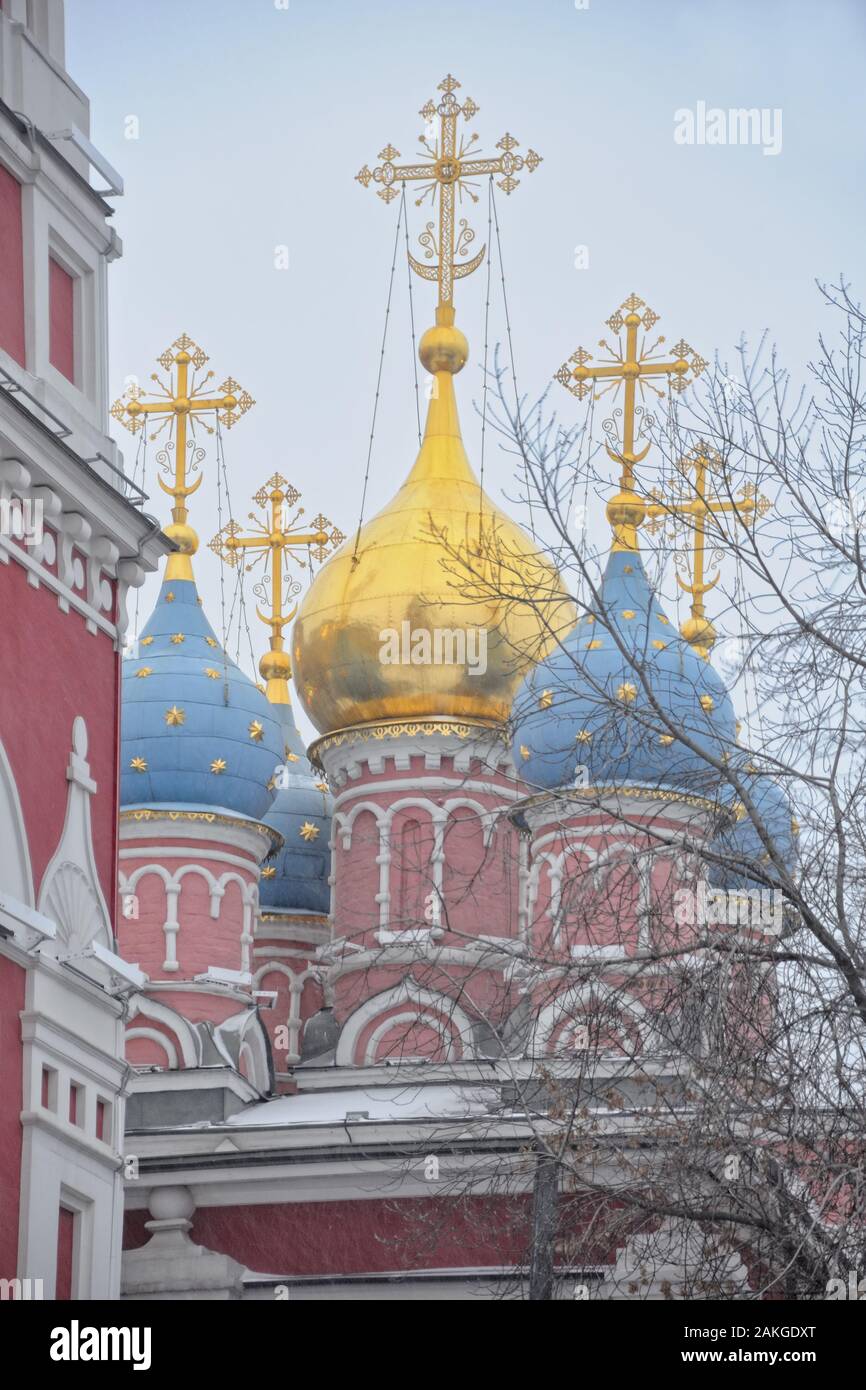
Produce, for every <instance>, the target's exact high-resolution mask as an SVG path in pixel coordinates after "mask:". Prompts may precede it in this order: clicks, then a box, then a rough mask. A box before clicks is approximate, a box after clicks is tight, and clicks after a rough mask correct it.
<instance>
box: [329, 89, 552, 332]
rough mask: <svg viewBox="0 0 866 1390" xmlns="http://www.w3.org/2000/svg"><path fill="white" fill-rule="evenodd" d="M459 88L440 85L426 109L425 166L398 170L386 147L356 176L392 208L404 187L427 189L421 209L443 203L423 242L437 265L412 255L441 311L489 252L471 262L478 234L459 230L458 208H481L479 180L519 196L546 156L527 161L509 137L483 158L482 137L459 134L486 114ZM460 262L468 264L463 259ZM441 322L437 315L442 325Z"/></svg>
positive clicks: (395, 154) (394, 154)
mask: <svg viewBox="0 0 866 1390" xmlns="http://www.w3.org/2000/svg"><path fill="white" fill-rule="evenodd" d="M459 87H460V83H459V82H458V81H457V79H456V78H455V77H452V76H451V74H450V73H449V74H448V76H447V77H445V78H443V80H442V81H441V82H440V83H439V88H438V90H439V91H440V92H441V93H442V96H441V97H440V98H439V100H438V101H437V100H430V101H428V102H426V103H425V105H424V106H422V107H421V110H420V112H419V113H418V114H419V115H420V116H421V117H422V118H423V120H424V121H425V123H426V125H425V130H424V132H423V133H422V134H421V135H420V136H419V137H418V138H419V143H420V144H421V147H422V148H421V157H420V159H419V160H417V161H414V162H412V163H410V164H396V163H395V162H394V161H395V160H397V159H399V158H400V151H399V150H397V149H395V148H394V146H393V145H386V146H385V148H384V149H383V150H380V151H379V159H380V161H381V163H379V164H377V165H376V166H375V168H373V169H370V168H368V167H367V165H366V164H365V165H364V167H363V169H361V170H360V172H359V173H357V174H356V175H355V177H356V179H357V181H358V183H360V184H363V186H364V187H365V188H369V186H370V184H371V183H372V184H374V185H376V192H377V193H378V195H379V197H380V198H381V199H382V200H383V201H384V202H386V203H390V202H391V200H392V198H396V197H397V193H398V189H399V187H400V185H401V184H405V183H418V184H420V185H421V188H420V196H419V197H418V198H416V200H415V204H416V206H417V207H420V206H421V204H422V203H423V202H425V200H426V199H427V198H429V199H430V202H431V205H433V206H435V204H436V201H437V199H438V203H439V223H438V227H437V226H436V225H435V224H434V223H433V222H428V223H427V227H426V229H425V231H423V232H422V233H421V236H420V237H419V241H420V243H421V246H422V247H423V248H424V257H425V259H426V260H427V261H428V262H432V264H428V265H424V264H423V262H422V261H419V260H416V258H415V257H414V256H411V255H410V256H409V264H410V265H411V267H412V269H413V270H414V271H415V273H416V275H420V276H422V277H423V279H425V280H438V282H439V304H438V309H439V310H442V309H448V308H451V307H452V305H453V299H454V281H455V280H459V279H461V278H462V277H463V276H465V275H471V274H472V271H473V270H477V269H478V267H479V266H480V265H481V262H482V261H483V260H484V255H485V252H486V250H487V247H486V246H482V248H481V250H480V251H478V252H476V254H475V255H474V256H471V257H469V256H468V252H469V250H470V248H471V246H472V243H473V241H474V240H475V233H474V231H473V230H472V229H471V227H469V225H468V223H467V220H466V218H465V217H461V218H460V221H459V230H458V228H457V226H456V225H455V212H456V207H455V204H456V203H457V202H459V203H460V204H462V202H463V199H464V197H466V198H469V199H471V201H472V202H473V203H477V202H478V194H477V192H476V191H475V190H476V188H477V187H478V180H479V179H480V178H483V177H484V176H485V175H486V176H488V177H493V176H496V175H498V176H499V177H498V178H497V184H498V186H499V187H500V188H501V189H502V191H503V193H513V191H514V189H515V188H517V186H518V184H519V183H520V179H518V178H516V177H515V175H516V174H519V173H522V171H523V170H524V169H526V170H527V172H528V173H530V174H531V173H533V172H534V171H535V170H536V169H537V168H538V166H539V164H540V163H541V155H539V154H536V153H535V151H534V150H527V152H526V154H525V155H521V154H517V153H516V151H517V150H518V149H519V145H518V142H517V141H516V140H515V139H514V137H513V135H508V134H505V135H503V137H502V139H501V140H499V141H498V142H497V145H496V148H497V150H499V151H500V153H499V155H496V156H493V157H492V158H482V157H481V156H480V152H479V151H477V150H476V149H475V148H474V146H475V143H476V141H477V140H478V136H477V134H473V135H470V136H469V137H468V138H467V137H466V136H465V135H462V134H460V133H459V130H458V126H459V122H460V119H461V117H462V119H463V120H464V122H467V123H468V122H469V121H471V120H472V118H473V117H474V116H476V115H477V114H478V111H479V109H480V108H479V107H478V106H476V104H475V102H474V101H473V100H472V98H471V97H466V98H465V100H464V101H462V102H461V101H460V100H459V99H458V97H456V96H455V95H454V94H455V92H456V91H458V90H459ZM437 123H438V124H437ZM460 257H467V258H466V259H459V258H460ZM439 321H440V319H439V314H438V312H437V322H439Z"/></svg>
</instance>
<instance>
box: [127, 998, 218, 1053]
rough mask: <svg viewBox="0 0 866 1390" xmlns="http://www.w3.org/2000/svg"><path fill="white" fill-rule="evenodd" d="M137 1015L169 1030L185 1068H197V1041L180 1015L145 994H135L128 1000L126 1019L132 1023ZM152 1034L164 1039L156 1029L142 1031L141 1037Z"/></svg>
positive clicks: (198, 1048)
mask: <svg viewBox="0 0 866 1390" xmlns="http://www.w3.org/2000/svg"><path fill="white" fill-rule="evenodd" d="M139 1015H140V1016H141V1017H142V1018H149V1019H151V1020H152V1022H154V1023H162V1024H164V1025H165V1027H166V1028H170V1029H171V1031H172V1033H173V1034H174V1035H175V1037H176V1039H177V1042H178V1045H179V1047H180V1052H181V1057H182V1059H183V1065H184V1066H185V1067H197V1066H198V1065H199V1063H200V1062H201V1050H200V1045H199V1041H198V1038H197V1037H196V1034H195V1032H194V1031H193V1029H192V1027H191V1025H190V1024H189V1023H188V1022H187V1020H186V1019H185V1018H184V1017H183V1015H182V1014H179V1013H177V1012H176V1010H174V1009H170V1008H168V1007H167V1006H166V1005H165V1004H160V1003H158V1002H157V1000H155V999H151V998H150V997H149V996H148V995H146V994H135V995H133V997H132V999H131V1000H130V1005H129V1014H128V1019H129V1021H132V1019H134V1018H138V1017H139ZM152 1032H153V1033H156V1034H157V1035H158V1036H159V1037H160V1038H162V1037H164V1034H162V1033H160V1032H159V1030H158V1029H146V1030H143V1033H142V1035H143V1036H145V1035H147V1034H150V1033H152ZM128 1036H129V1033H127V1037H128ZM166 1041H168V1042H170V1041H171V1040H170V1039H167V1040H166ZM172 1050H174V1049H172ZM174 1065H175V1066H177V1061H175V1063H174Z"/></svg>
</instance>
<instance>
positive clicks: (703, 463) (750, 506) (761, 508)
mask: <svg viewBox="0 0 866 1390" xmlns="http://www.w3.org/2000/svg"><path fill="white" fill-rule="evenodd" d="M677 471H678V472H679V473H680V474H681V475H682V477H683V478H684V479H686V480H687V482H688V485H689V490H688V492H687V494H686V496H685V497H677V498H672V499H662V498H661V496H660V495H659V492H658V489H655V488H654V489H653V491H652V493H651V494H650V499H649V505H648V506H647V516H648V517H649V521H648V522H647V530H648V531H650V532H655V531H660V530H663V529H664V527H665V524H666V522H667V521H668V520H670V521H671V522H672V523H673V525H674V526H676V525H677V524H680V525H684V526H686V527H687V528H688V529H689V530H690V531H691V533H692V540H691V543H690V547H689V550H690V554H691V558H690V559H689V560H688V561H687V562H686V563H687V565H688V572H689V582H688V583H686V581H685V580H683V579H682V578H681V577H680V575H679V574H678V575H677V576H676V579H677V583H678V584H679V586H680V588H681V589H683V590H684V591H685V593H687V594H691V596H692V604H691V617H690V618H689V619H687V621H686V622H684V623H683V624H682V626H681V628H680V632H681V633H682V636H683V637H684V638H685V639H686V641H687V642H689V643H690V644H691V645H692V646H693V647H694V649H695V651H696V652H697V653H698V655H699V656H703V657H708V656H709V654H710V651H711V649H712V647H713V643H714V642H715V640H716V637H717V636H718V634H717V632H716V629H715V628H714V627H713V625H712V623H711V622H710V621H709V619H708V618H707V616H706V609H705V606H704V595H705V594H708V593H709V591H710V590H711V589H714V588H715V587H716V585H717V584H718V582H719V579H720V577H721V571H720V570H719V569H718V568H717V569H716V573H715V574H714V575H713V577H712V578H707V573H706V569H707V529H708V523H709V524H710V525H712V522H713V519H714V518H715V517H718V516H723V515H724V514H725V513H728V514H730V515H732V516H734V517H736V519H737V520H738V521H739V522H740V523H741V524H742V525H744V526H750V525H752V524H753V523H754V521H755V519H756V518H757V517H761V516H764V515H765V514H766V513H767V512H768V511H769V509H770V506H771V505H772V504H771V502H770V501H769V498H767V497H764V496H763V495H762V494H761V493H759V492H758V490H757V488H756V487H755V486H754V485H753V484H752V483H746V484H744V485H743V486H741V487H740V488H739V494H740V495H739V497H733V496H731V497H729V500H727V501H724V502H723V501H721V500H720V499H719V498H718V497H717V496H714V495H712V493H711V490H710V480H709V477H708V475H709V474H712V473H715V474H717V475H718V476H719V477H720V478H724V477H725V474H724V467H723V460H722V456H721V454H720V453H719V452H718V450H717V449H714V448H712V447H711V445H709V444H707V442H706V441H705V440H703V439H702V440H699V442H698V443H697V444H696V445H695V447H694V448H693V449H691V450H690V451H689V452H688V453H687V454H686V455H685V457H684V458H681V459H680V460H679V462H678V463H677ZM692 471H694V475H695V476H694V481H693V482H692V481H691V480H690V479H689V474H690V473H691V472H692ZM728 490H729V492H732V491H733V485H731V486H730V487H729V489H728ZM719 540H721V535H719V536H718V537H717V538H715V539H711V540H710V542H709V544H710V546H711V547H712V548H713V551H714V553H713V556H712V558H711V561H710V563H711V564H717V563H718V560H719V559H720V558H721V552H720V547H719V544H718V541H719Z"/></svg>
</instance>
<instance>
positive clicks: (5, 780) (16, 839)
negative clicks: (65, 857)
mask: <svg viewBox="0 0 866 1390" xmlns="http://www.w3.org/2000/svg"><path fill="white" fill-rule="evenodd" d="M0 892H4V893H8V894H9V895H10V897H13V898H17V899H18V901H19V902H21V903H24V904H25V906H26V907H33V905H34V892H33V866H32V864H31V862H30V844H29V841H28V839H27V831H26V829H25V825H24V814H23V812H22V810H21V799H20V797H19V795H18V785H17V783H16V781H15V774H14V773H13V771H12V764H11V763H10V761H9V755H8V754H7V752H6V749H5V747H4V746H3V741H2V739H0Z"/></svg>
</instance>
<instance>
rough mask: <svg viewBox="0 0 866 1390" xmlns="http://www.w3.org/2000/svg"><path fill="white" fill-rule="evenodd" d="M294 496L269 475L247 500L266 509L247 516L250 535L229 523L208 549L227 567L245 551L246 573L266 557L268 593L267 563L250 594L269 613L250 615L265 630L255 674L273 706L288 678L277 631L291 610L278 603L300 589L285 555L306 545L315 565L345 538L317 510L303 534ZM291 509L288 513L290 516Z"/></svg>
mask: <svg viewBox="0 0 866 1390" xmlns="http://www.w3.org/2000/svg"><path fill="white" fill-rule="evenodd" d="M300 496H301V494H300V493H299V492H298V490H297V488H294V487H292V485H291V483H289V482H287V481H286V479H285V478H284V477H282V475H281V474H280V473H275V474H274V476H273V477H272V478H270V479H269V480H268V481H267V482H266V483H265V484H264V486H263V487H260V488H259V490H258V492H257V493H256V495H255V497H254V498H253V501H254V502H255V503H256V505H257V506H259V507H268V506H269V514H268V515H267V516H266V517H265V518H264V520H263V519H262V518H261V517H258V516H256V514H255V512H250V513H249V514H248V516H249V520H250V521H251V522H252V523H253V532H252V534H251V535H246V536H245V535H244V534H243V533H242V531H241V528H240V526H239V525H238V523H237V522H236V521H231V520H230V521H228V522H226V524H225V526H223V528H222V530H221V531H218V532H217V534H216V535H215V536H214V538H213V540H212V541H210V542H209V544H210V549H211V550H212V551H213V552H214V553H215V554H216V555H219V557H220V559H222V560H224V561H225V562H226V564H227V565H230V566H231V567H232V568H234V567H235V566H236V565H237V564H238V563H239V562H240V559H241V556H242V555H243V554H245V553H246V552H251V553H252V556H253V558H252V561H251V563H250V564H248V565H247V566H246V569H247V572H248V573H249V571H250V570H251V569H252V568H253V566H254V565H255V564H257V563H258V561H259V560H261V559H263V558H264V557H265V556H270V592H269V591H268V587H267V579H268V574H267V568H268V567H267V563H266V565H265V573H264V575H263V577H262V579H261V581H260V582H259V583H258V584H257V585H256V586H255V590H254V592H255V594H256V597H257V598H259V599H261V600H262V602H263V603H269V605H270V613H263V612H262V610H261V609H260V608H258V607H257V608H256V613H257V614H258V616H259V618H261V620H262V622H263V623H265V624H266V625H267V626H268V627H269V628H270V630H271V638H270V643H271V646H270V651H269V652H267V653H266V655H265V656H263V657H262V659H261V661H260V662H259V670H260V671H261V673H262V677H263V679H264V680H266V681H267V696H268V699H269V700H270V701H271V703H272V704H275V705H287V704H288V703H289V685H288V681H289V676H290V675H291V674H292V667H291V662H290V660H289V655H288V653H287V652H286V651H285V650H284V642H285V639H284V637H283V628H284V627H285V626H286V623H289V622H291V620H292V618H293V617H294V616H295V613H296V611H297V607H296V606H293V607H292V608H291V609H290V610H289V611H288V612H287V611H286V609H285V607H284V605H285V603H286V600H287V599H288V600H291V599H292V598H294V596H295V594H298V593H300V590H301V586H300V584H299V583H298V581H297V580H296V579H292V578H291V576H290V575H289V574H288V573H284V560H285V556H286V554H287V553H288V554H290V555H291V554H293V551H295V550H297V549H300V548H302V547H306V549H307V550H308V552H309V554H310V555H311V556H312V557H313V558H314V559H315V560H318V561H319V562H321V561H322V560H325V559H326V558H327V556H328V555H330V554H331V552H332V551H333V550H336V548H337V546H338V545H341V544H342V542H343V541H344V540H345V539H346V538H345V536H344V535H343V533H342V532H341V531H338V530H337V528H336V527H335V526H334V525H332V523H331V522H330V521H329V520H328V518H327V517H326V516H322V514H321V512H320V513H319V515H318V516H316V517H314V518H313V521H312V523H311V525H312V527H313V529H312V530H310V531H307V530H303V529H302V528H301V527H300V526H299V525H298V523H299V521H300V518H301V517H302V516H303V514H304V508H303V507H297V506H296V504H297V502H298V501H299V500H300ZM293 508H294V509H295V510H294V513H293V514H292V515H290V513H292V510H293ZM293 558H294V559H295V560H296V561H297V563H298V565H299V566H300V567H301V569H303V568H304V567H305V561H304V560H302V559H301V558H300V557H299V556H297V555H293Z"/></svg>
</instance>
